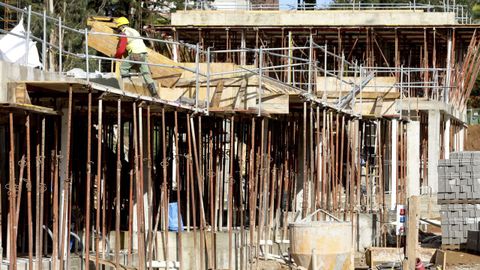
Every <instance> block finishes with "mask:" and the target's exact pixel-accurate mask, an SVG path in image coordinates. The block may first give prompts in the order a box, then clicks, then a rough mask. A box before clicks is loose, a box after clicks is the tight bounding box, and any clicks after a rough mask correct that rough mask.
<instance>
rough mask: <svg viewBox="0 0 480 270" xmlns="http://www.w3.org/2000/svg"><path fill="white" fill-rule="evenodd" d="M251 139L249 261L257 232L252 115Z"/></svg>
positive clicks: (253, 125) (253, 118)
mask: <svg viewBox="0 0 480 270" xmlns="http://www.w3.org/2000/svg"><path fill="white" fill-rule="evenodd" d="M251 126H252V127H251V129H252V130H251V134H252V137H251V139H250V140H251V141H250V158H249V173H248V193H249V203H248V207H249V210H248V211H249V215H250V224H249V227H250V251H249V262H250V263H252V260H253V255H254V254H253V249H252V245H253V238H254V232H255V211H256V206H255V197H254V196H256V195H255V175H254V174H255V117H253V116H252V124H251Z"/></svg>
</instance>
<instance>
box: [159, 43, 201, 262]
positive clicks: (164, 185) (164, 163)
mask: <svg viewBox="0 0 480 270" xmlns="http://www.w3.org/2000/svg"><path fill="white" fill-rule="evenodd" d="M197 46H198V45H197ZM166 134H167V133H166V127H165V108H164V107H162V145H163V146H162V170H163V183H162V199H161V205H162V208H163V211H162V213H163V215H162V216H163V222H162V224H163V228H162V230H163V243H165V245H164V253H165V254H164V255H165V260H166V262H167V269H168V260H169V254H168V186H167V181H168V179H167V167H168V161H167V141H166Z"/></svg>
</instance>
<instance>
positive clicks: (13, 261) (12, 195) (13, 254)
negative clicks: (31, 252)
mask: <svg viewBox="0 0 480 270" xmlns="http://www.w3.org/2000/svg"><path fill="white" fill-rule="evenodd" d="M9 125H10V151H9V161H10V162H9V164H10V165H9V179H10V182H9V187H8V189H7V190H8V195H9V196H8V197H9V206H10V211H9V212H10V213H9V214H8V217H9V219H10V220H9V222H10V224H9V225H10V226H9V227H10V228H9V230H10V254H7V256H10V258H9V259H10V265H11V266H12V267H11V269H12V270H16V269H17V240H16V239H15V231H16V228H15V201H16V187H15V165H14V164H15V137H14V132H13V113H12V112H10V113H9Z"/></svg>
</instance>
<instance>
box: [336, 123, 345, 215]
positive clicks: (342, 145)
mask: <svg viewBox="0 0 480 270" xmlns="http://www.w3.org/2000/svg"><path fill="white" fill-rule="evenodd" d="M340 129H341V131H342V135H341V136H340V159H339V163H340V164H339V165H340V176H339V178H338V179H339V182H340V190H341V187H342V185H343V152H344V151H343V147H344V142H345V115H342V125H340ZM344 190H345V189H344ZM346 198H347V194H346V193H345V201H346ZM338 202H339V208H340V209H341V204H342V193H341V192H339V193H338ZM343 210H344V211H343V213H344V216H343V220H347V217H346V215H345V213H346V211H345V210H346V208H344V209H343Z"/></svg>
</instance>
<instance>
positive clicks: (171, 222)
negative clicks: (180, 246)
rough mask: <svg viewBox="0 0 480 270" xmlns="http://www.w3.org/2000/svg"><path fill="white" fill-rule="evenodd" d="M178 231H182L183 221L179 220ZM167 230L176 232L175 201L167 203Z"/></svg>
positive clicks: (176, 213) (176, 209) (176, 210)
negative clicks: (179, 226)
mask: <svg viewBox="0 0 480 270" xmlns="http://www.w3.org/2000/svg"><path fill="white" fill-rule="evenodd" d="M180 225H181V228H180V231H183V221H182V220H180ZM168 230H169V231H174V232H178V206H177V203H176V202H173V203H169V204H168Z"/></svg>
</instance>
